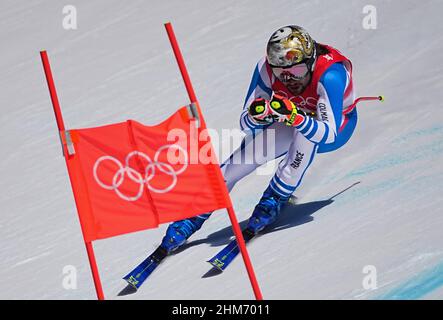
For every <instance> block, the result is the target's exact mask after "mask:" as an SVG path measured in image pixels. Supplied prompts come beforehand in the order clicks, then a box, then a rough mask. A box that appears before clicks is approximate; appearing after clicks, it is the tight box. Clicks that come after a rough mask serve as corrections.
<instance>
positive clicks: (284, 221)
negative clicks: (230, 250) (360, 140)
mask: <svg viewBox="0 0 443 320" xmlns="http://www.w3.org/2000/svg"><path fill="white" fill-rule="evenodd" d="M359 183H360V181H358V182H355V183H354V184H352V185H351V186H349V187H347V188H346V189H344V190H342V191H340V192H339V193H337V194H335V195H333V196H332V197H330V198H329V199H326V200H320V201H312V202H307V203H301V204H288V205H286V206H285V207H284V208H283V209H282V211H281V212H280V216H279V218H278V219H277V221H276V222H274V223H273V224H271V225H270V226H269V227H267V228H266V229H265V230H263V231H261V232H260V235H264V234H267V233H272V232H277V231H281V230H285V229H289V228H293V227H297V226H300V225H303V224H305V223H308V222H311V221H313V220H314V217H313V214H314V213H316V212H317V211H319V210H321V209H323V208H324V207H326V206H329V205H330V204H332V203H333V202H334V198H335V197H337V196H338V195H340V194H342V193H344V192H346V191H347V190H349V189H351V188H352V187H354V186H355V185H357V184H359ZM247 223H248V219H246V220H243V221H242V222H240V227H241V228H242V229H243V228H245V227H246V225H247ZM232 236H233V232H232V227H231V226H227V227H225V228H223V229H221V230H218V231H216V232H214V233H211V234H209V235H208V236H207V237H206V238H204V239H198V240H194V241H189V242H187V243H186V244H184V245H183V246H182V247H180V248H179V249H178V250H177V251H175V252H174V254H177V253H180V252H182V251H184V250H186V249H188V248H190V247H193V246H197V245H200V244H203V243H209V244H210V245H211V246H212V247H218V246H223V245H226V244H228V243H229V241H230V240H231V237H232Z"/></svg>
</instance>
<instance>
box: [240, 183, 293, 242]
mask: <svg viewBox="0 0 443 320" xmlns="http://www.w3.org/2000/svg"><path fill="white" fill-rule="evenodd" d="M288 200H289V198H287V197H282V196H280V195H278V194H277V193H276V192H275V191H274V190H272V189H271V187H268V188H267V189H266V190H265V192H264V193H263V196H262V197H261V199H260V201H259V203H258V204H257V205H256V206H255V209H254V212H253V213H252V216H251V217H250V218H249V221H248V226H247V229H249V230H250V231H252V232H253V233H254V234H257V233H259V232H260V231H262V230H263V229H264V228H265V227H267V226H268V225H270V224H271V223H273V222H275V220H277V217H278V215H279V214H280V210H281V208H282V206H283V205H284V204H286V203H287V202H288Z"/></svg>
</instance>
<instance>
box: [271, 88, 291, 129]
mask: <svg viewBox="0 0 443 320" xmlns="http://www.w3.org/2000/svg"><path fill="white" fill-rule="evenodd" d="M269 105H270V108H271V110H272V113H273V118H274V120H275V121H277V122H284V123H285V124H286V125H288V126H293V125H294V122H295V120H296V118H297V115H298V110H297V106H296V105H295V104H294V103H293V102H292V101H291V100H289V99H286V98H283V97H282V96H279V95H276V94H274V95H273V96H272V99H271V101H270V103H269Z"/></svg>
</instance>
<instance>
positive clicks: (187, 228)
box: [161, 214, 210, 254]
mask: <svg viewBox="0 0 443 320" xmlns="http://www.w3.org/2000/svg"><path fill="white" fill-rule="evenodd" d="M209 216H210V214H202V215H199V216H196V217H192V218H189V219H185V220H180V221H176V222H174V223H171V224H170V225H169V227H168V229H167V230H166V235H165V236H164V237H163V240H162V243H161V246H162V247H163V248H164V249H166V251H167V252H168V254H169V253H171V252H173V251H175V250H177V249H178V248H179V247H180V246H182V245H183V244H184V243H185V242H186V240H187V239H188V238H189V237H190V236H191V235H193V234H194V232H196V231H197V230H199V229H200V228H201V226H202V225H203V223H204V222H205V221H206V220H207V219H208V218H209Z"/></svg>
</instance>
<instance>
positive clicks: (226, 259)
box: [208, 229, 255, 271]
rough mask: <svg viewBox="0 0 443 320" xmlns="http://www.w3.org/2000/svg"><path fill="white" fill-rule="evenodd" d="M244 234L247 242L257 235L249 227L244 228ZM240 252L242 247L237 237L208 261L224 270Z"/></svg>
mask: <svg viewBox="0 0 443 320" xmlns="http://www.w3.org/2000/svg"><path fill="white" fill-rule="evenodd" d="M242 234H243V238H244V239H245V243H248V242H249V241H250V240H251V239H252V238H254V236H255V234H254V233H253V232H252V231H251V230H249V229H245V230H243V231H242ZM239 252H240V248H239V246H238V244H237V239H233V240H231V242H229V243H228V244H227V245H226V247H224V248H223V249H222V250H221V251H220V252H219V253H217V254H216V255H215V256H214V257H213V258H212V259H210V260H208V262H209V263H210V264H211V265H212V266H213V267H214V268H217V269H218V270H220V271H224V270H225V269H226V268H227V267H228V266H229V265H230V264H231V262H232V261H233V260H234V259H235V257H236V256H237V255H238V254H239Z"/></svg>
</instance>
